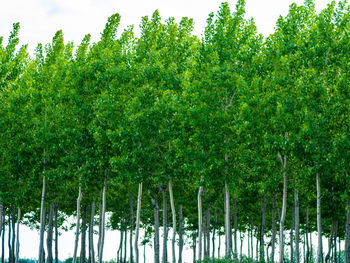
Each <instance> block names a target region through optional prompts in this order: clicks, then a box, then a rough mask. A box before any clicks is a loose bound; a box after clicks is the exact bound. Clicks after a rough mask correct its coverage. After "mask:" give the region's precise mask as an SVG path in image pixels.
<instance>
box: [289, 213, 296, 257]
mask: <svg viewBox="0 0 350 263" xmlns="http://www.w3.org/2000/svg"><path fill="white" fill-rule="evenodd" d="M294 208H295V206H293V210H292V222H291V226H290V232H289V234H290V262H291V263H293V262H294V246H293V242H294V236H293V235H294V232H293V230H294V213H295V211H294Z"/></svg>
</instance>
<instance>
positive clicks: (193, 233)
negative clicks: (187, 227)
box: [192, 231, 197, 263]
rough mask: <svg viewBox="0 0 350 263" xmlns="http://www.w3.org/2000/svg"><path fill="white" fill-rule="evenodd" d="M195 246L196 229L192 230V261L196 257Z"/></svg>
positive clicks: (195, 259)
mask: <svg viewBox="0 0 350 263" xmlns="http://www.w3.org/2000/svg"><path fill="white" fill-rule="evenodd" d="M196 246H197V241H196V231H193V232H192V249H193V263H196V262H197V258H196V255H197V254H196Z"/></svg>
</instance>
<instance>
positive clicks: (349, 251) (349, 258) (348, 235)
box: [339, 198, 350, 263]
mask: <svg viewBox="0 0 350 263" xmlns="http://www.w3.org/2000/svg"><path fill="white" fill-rule="evenodd" d="M345 228H346V229H345V249H344V250H345V263H350V198H349V199H348V207H347V216H346V225H345ZM339 251H340V245H339Z"/></svg>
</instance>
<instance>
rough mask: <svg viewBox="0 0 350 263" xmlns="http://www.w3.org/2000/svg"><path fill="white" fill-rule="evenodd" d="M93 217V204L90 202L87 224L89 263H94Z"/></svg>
mask: <svg viewBox="0 0 350 263" xmlns="http://www.w3.org/2000/svg"><path fill="white" fill-rule="evenodd" d="M94 217H95V202H94V201H92V203H91V210H90V222H89V263H95V249H94Z"/></svg>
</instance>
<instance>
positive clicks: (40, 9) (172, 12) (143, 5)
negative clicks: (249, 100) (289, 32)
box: [0, 0, 330, 52]
mask: <svg viewBox="0 0 350 263" xmlns="http://www.w3.org/2000/svg"><path fill="white" fill-rule="evenodd" d="M221 2H223V1H221V0H176V1H175V0H148V1H147V0H0V36H4V42H5V43H6V42H7V38H8V36H9V33H10V31H11V30H12V24H13V23H14V22H20V24H21V30H20V40H21V44H29V50H30V51H31V52H32V51H33V49H34V48H35V46H36V45H37V43H44V44H45V43H49V42H51V39H52V37H53V36H54V34H55V32H56V31H57V30H59V29H62V30H63V33H64V36H65V41H74V43H75V45H78V44H79V43H80V41H81V40H82V39H83V37H84V35H85V34H87V33H90V34H91V35H92V40H93V42H95V41H97V40H98V39H99V37H100V32H102V30H103V28H104V25H105V23H106V21H107V18H108V17H109V16H110V15H112V14H114V13H119V14H120V15H121V18H122V20H121V28H125V27H126V26H127V25H130V24H133V25H134V26H135V29H136V32H137V31H138V25H139V23H140V20H141V17H142V16H145V15H148V16H151V15H152V13H153V11H154V10H156V9H158V10H159V11H160V14H161V16H162V18H167V17H170V16H172V17H175V18H176V19H177V21H179V19H180V18H181V17H183V16H187V17H191V18H193V19H194V21H195V31H194V32H195V34H197V35H198V36H200V35H201V33H202V32H203V28H204V26H205V23H206V19H207V17H208V14H209V13H210V12H213V11H214V12H216V11H217V10H218V8H219V5H220V3H221ZM246 2H247V4H246V10H247V17H253V18H254V19H255V21H256V24H257V27H258V30H259V32H261V33H263V34H264V35H268V34H270V33H272V32H273V28H274V25H275V23H276V20H277V18H278V16H279V15H281V14H282V15H285V14H287V12H288V7H289V5H290V4H291V3H293V2H296V3H297V4H302V3H303V0H294V1H292V0H246ZM329 2H330V0H315V3H316V8H317V10H320V9H322V8H324V7H326V6H327V3H329ZM229 3H230V5H231V7H232V10H233V9H234V6H235V3H236V0H234V1H229Z"/></svg>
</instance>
